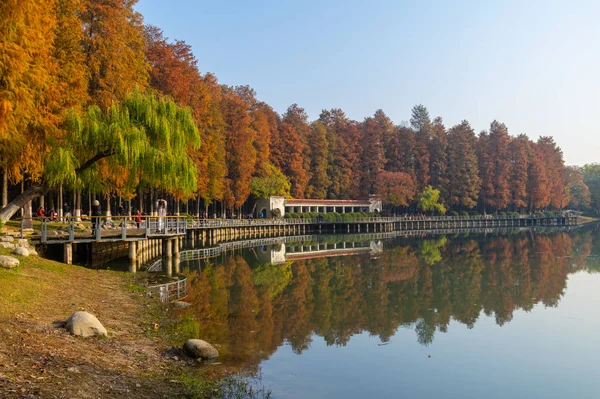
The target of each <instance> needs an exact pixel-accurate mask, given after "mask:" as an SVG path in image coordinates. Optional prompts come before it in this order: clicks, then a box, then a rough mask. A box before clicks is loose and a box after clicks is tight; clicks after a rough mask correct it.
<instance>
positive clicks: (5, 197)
mask: <svg viewBox="0 0 600 399" xmlns="http://www.w3.org/2000/svg"><path fill="white" fill-rule="evenodd" d="M6 205H8V172H7V171H6V169H5V168H4V169H2V206H0V209H3V208H6Z"/></svg>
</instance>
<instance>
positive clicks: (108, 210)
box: [106, 194, 112, 220]
mask: <svg viewBox="0 0 600 399" xmlns="http://www.w3.org/2000/svg"><path fill="white" fill-rule="evenodd" d="M111 216H112V214H111V213H110V194H106V220H110V219H111Z"/></svg>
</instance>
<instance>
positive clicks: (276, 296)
mask: <svg viewBox="0 0 600 399" xmlns="http://www.w3.org/2000/svg"><path fill="white" fill-rule="evenodd" d="M593 234H595V233H594V232H593V231H591V230H582V231H577V232H571V233H566V232H562V231H559V232H554V233H548V234H539V233H524V234H515V235H506V236H493V237H491V236H489V235H488V236H476V237H453V238H449V239H446V238H437V239H432V240H422V241H419V242H410V241H402V242H400V241H396V242H386V250H385V251H384V252H383V253H382V254H380V255H379V256H378V257H377V258H371V257H370V256H369V255H368V254H364V255H357V256H352V257H337V258H321V259H309V260H302V261H295V262H293V263H291V262H288V263H286V264H284V265H276V266H275V265H269V264H267V265H260V266H257V267H254V268H251V267H250V266H249V264H248V262H247V261H246V260H245V259H244V258H243V257H242V256H232V257H229V258H227V259H226V260H224V261H223V263H222V264H219V265H208V266H207V267H205V269H204V270H203V272H202V273H192V274H191V275H190V284H191V290H190V291H191V296H190V299H191V301H192V302H193V306H192V307H190V308H188V311H189V312H191V313H192V314H193V317H194V318H195V319H196V320H197V321H198V322H199V325H200V335H201V337H202V338H204V339H207V340H209V341H210V342H215V343H218V344H221V353H222V355H223V356H222V357H223V358H225V359H228V360H231V361H240V362H246V361H251V362H252V363H255V362H258V361H259V360H261V359H264V358H266V357H268V356H270V354H271V353H273V352H274V351H275V350H276V348H277V347H278V346H280V345H281V344H282V343H285V342H287V343H289V344H290V345H291V347H292V348H293V350H294V351H295V352H297V353H301V352H302V351H303V350H305V349H307V348H309V346H310V344H311V338H312V336H313V335H314V334H317V335H318V336H322V337H323V338H324V339H325V341H326V342H327V344H328V345H345V344H346V343H347V342H348V341H349V339H350V338H351V337H352V336H353V335H355V334H358V333H361V332H365V331H366V332H369V333H370V334H372V335H375V336H378V337H379V338H380V339H381V340H382V341H384V342H385V341H388V340H389V339H390V337H391V336H392V335H393V334H394V333H395V332H396V330H397V329H398V328H399V327H400V326H410V327H412V328H414V330H415V332H416V335H417V339H418V341H419V342H420V343H421V344H423V345H428V344H430V343H431V342H432V341H433V339H434V336H435V333H436V332H437V331H441V332H445V331H447V329H448V325H449V323H450V321H451V320H456V321H458V322H460V323H463V324H465V325H467V326H468V327H469V328H473V327H474V326H475V323H476V321H477V319H478V318H479V315H480V314H481V313H482V312H483V313H484V314H486V315H488V316H493V317H495V319H496V322H497V323H498V325H503V324H505V323H508V322H510V321H511V319H512V317H513V313H514V312H515V310H517V309H524V310H530V309H532V308H533V306H534V305H535V304H537V303H543V304H544V305H545V306H556V305H557V304H558V302H559V300H560V298H561V296H562V295H563V293H564V290H565V286H566V278H567V275H568V273H570V272H573V271H575V270H579V269H581V268H583V267H584V265H585V259H586V257H587V256H588V255H589V254H590V251H591V250H592V236H593Z"/></svg>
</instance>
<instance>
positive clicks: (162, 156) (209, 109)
mask: <svg viewBox="0 0 600 399" xmlns="http://www.w3.org/2000/svg"><path fill="white" fill-rule="evenodd" d="M135 3H136V1H131V0H127V1H126V0H47V1H43V2H41V1H38V0H7V1H3V2H2V3H1V4H0V21H2V24H0V170H1V173H2V176H3V184H2V204H1V207H2V209H1V210H0V220H2V221H6V220H7V219H8V218H10V217H11V216H12V215H14V214H15V212H16V210H17V209H19V208H20V207H21V206H23V204H25V203H27V202H29V201H32V200H35V201H38V202H39V204H42V203H43V202H42V201H43V198H44V197H45V198H46V204H48V203H51V204H52V205H53V206H56V207H57V208H58V207H59V203H60V204H61V203H62V202H63V201H64V202H67V201H68V202H69V203H71V206H73V207H75V208H77V209H80V208H82V202H84V201H82V197H83V198H86V197H88V198H90V199H91V198H99V199H102V200H104V201H106V202H105V204H106V205H105V206H104V207H103V208H104V209H106V207H107V206H110V205H111V203H112V204H113V205H112V206H113V207H114V206H116V204H117V202H118V203H120V202H121V201H128V200H132V199H133V200H134V201H133V205H132V207H140V208H144V207H146V208H150V207H151V206H152V205H150V204H152V203H153V202H154V200H155V199H156V198H160V197H166V198H169V200H170V203H171V204H174V205H176V207H177V209H180V207H181V205H182V204H187V205H188V207H186V210H187V211H188V212H190V213H196V211H197V210H198V209H208V207H209V206H213V207H214V205H215V204H218V209H220V211H221V212H223V213H224V212H225V210H226V209H229V210H233V211H234V212H236V213H238V212H240V211H241V210H242V209H245V210H246V211H248V210H249V209H250V205H249V204H251V203H252V202H253V201H254V199H256V198H265V197H268V196H271V195H284V196H289V197H295V198H330V199H352V198H362V197H366V196H369V195H370V194H376V195H379V196H381V197H382V199H383V200H384V202H385V203H386V204H388V206H389V207H393V208H390V211H391V210H392V209H393V210H394V211H397V212H406V211H408V210H415V209H416V206H415V205H416V203H417V201H418V199H419V195H420V194H421V193H423V192H424V191H427V190H429V192H432V191H433V192H435V194H438V195H439V201H440V202H441V203H442V204H444V206H445V207H446V209H448V210H452V211H472V212H480V213H483V212H488V213H490V212H506V211H518V212H533V211H537V210H559V209H564V208H566V207H573V208H586V209H591V210H595V211H597V210H598V209H599V204H600V183H599V182H600V168H599V167H598V165H587V166H586V167H583V168H577V167H569V166H566V165H565V164H564V160H563V154H562V151H561V149H560V147H559V146H558V145H557V144H556V143H555V142H554V140H553V139H552V138H551V137H540V138H539V140H537V141H536V142H534V141H532V140H530V139H529V138H528V137H527V136H526V135H523V134H521V135H518V136H511V135H509V132H508V129H507V127H506V126H505V125H504V124H503V123H501V122H498V121H493V122H491V124H490V127H489V130H487V131H482V132H479V133H476V132H475V131H474V130H473V128H472V127H471V126H470V124H469V122H467V121H466V120H465V121H463V122H461V123H460V124H458V125H455V126H452V127H446V126H445V125H444V123H443V121H442V119H441V118H440V117H435V118H432V117H431V116H430V114H429V112H428V110H427V108H426V107H425V106H423V105H416V106H415V107H414V108H413V109H412V115H411V118H410V123H408V124H401V125H396V124H394V122H393V121H392V120H391V119H390V118H389V117H388V116H387V115H386V114H385V113H384V111H383V110H377V111H376V112H375V113H374V115H373V116H370V117H367V118H365V119H364V120H362V121H354V120H352V119H350V118H348V117H346V115H345V114H344V112H343V111H342V110H341V109H331V110H323V111H322V112H321V114H320V115H319V118H318V119H317V120H315V121H310V120H309V118H308V116H307V114H306V112H305V111H304V109H303V108H301V107H300V106H299V105H297V104H293V105H291V106H290V107H289V108H288V109H287V111H286V112H284V113H283V114H281V115H280V114H278V113H277V112H276V111H275V110H274V109H273V108H272V107H271V106H269V105H268V104H266V103H264V102H262V101H260V100H258V99H257V97H256V93H255V91H254V90H253V89H252V88H250V87H249V86H236V87H230V86H226V85H222V84H219V82H218V80H217V78H216V76H215V75H213V74H211V73H202V72H201V71H200V69H199V62H198V60H197V58H196V57H195V56H194V54H193V52H192V48H191V47H190V46H189V45H188V44H186V43H185V42H184V41H180V40H169V39H168V38H166V37H165V36H164V34H163V32H162V31H161V30H160V29H159V28H157V27H154V26H148V25H144V23H143V17H142V15H140V14H139V13H138V12H136V11H135V10H134V5H135ZM196 53H197V54H202V49H196ZM240 68H243V63H240ZM9 188H10V190H9ZM590 189H591V190H590ZM59 193H60V194H59ZM63 195H64V199H63ZM55 199H56V200H57V202H56V203H55ZM36 204H37V203H36ZM190 204H191V206H190ZM172 206H173V205H172ZM212 209H216V208H212ZM145 211H149V209H145Z"/></svg>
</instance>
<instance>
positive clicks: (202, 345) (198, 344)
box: [183, 339, 219, 360]
mask: <svg viewBox="0 0 600 399" xmlns="http://www.w3.org/2000/svg"><path fill="white" fill-rule="evenodd" d="M183 350H184V351H185V352H186V353H187V354H188V355H190V356H192V357H194V358H200V359H202V360H206V359H213V358H215V357H217V356H219V352H218V351H217V350H216V349H215V348H214V347H213V346H212V345H211V344H209V343H208V342H206V341H203V340H201V339H188V340H187V341H186V343H185V344H183Z"/></svg>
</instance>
